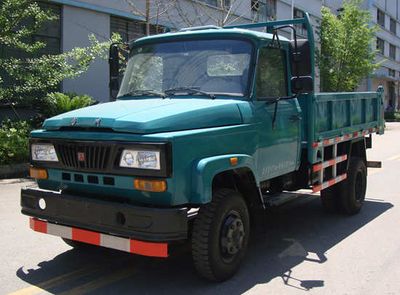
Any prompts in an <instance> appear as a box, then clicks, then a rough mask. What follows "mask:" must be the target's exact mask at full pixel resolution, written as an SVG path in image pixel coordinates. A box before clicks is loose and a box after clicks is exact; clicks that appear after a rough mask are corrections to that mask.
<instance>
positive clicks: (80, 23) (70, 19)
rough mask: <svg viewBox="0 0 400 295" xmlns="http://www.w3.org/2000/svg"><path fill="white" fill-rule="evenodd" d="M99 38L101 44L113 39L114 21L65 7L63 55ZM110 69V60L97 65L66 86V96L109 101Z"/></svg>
mask: <svg viewBox="0 0 400 295" xmlns="http://www.w3.org/2000/svg"><path fill="white" fill-rule="evenodd" d="M90 34H95V36H96V38H97V39H98V40H99V41H104V40H107V39H108V38H109V37H110V17H109V15H107V14H103V13H98V12H94V11H91V10H86V9H81V8H74V7H71V6H66V5H64V6H63V12H62V35H63V37H62V51H63V52H65V51H68V50H71V49H72V48H74V47H84V46H87V45H89V39H88V36H89V35H90ZM108 80H109V67H108V62H107V61H106V60H97V61H95V62H94V63H93V64H92V65H91V67H90V69H89V71H88V72H87V73H85V74H83V75H82V76H80V77H78V78H76V79H67V80H65V81H64V82H63V85H62V89H63V91H64V92H76V93H78V94H88V95H90V96H92V97H94V99H96V100H99V101H108V93H109V90H108Z"/></svg>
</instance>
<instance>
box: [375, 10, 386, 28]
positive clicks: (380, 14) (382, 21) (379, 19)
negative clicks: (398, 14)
mask: <svg viewBox="0 0 400 295" xmlns="http://www.w3.org/2000/svg"><path fill="white" fill-rule="evenodd" d="M376 19H377V22H378V24H379V25H380V26H381V27H383V28H384V27H385V13H384V12H383V11H382V10H380V9H378V11H377V14H376Z"/></svg>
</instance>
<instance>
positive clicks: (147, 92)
mask: <svg viewBox="0 0 400 295" xmlns="http://www.w3.org/2000/svg"><path fill="white" fill-rule="evenodd" d="M142 95H154V96H160V97H162V98H165V97H166V95H165V93H164V92H162V91H157V90H153V89H144V90H141V89H137V90H132V91H130V92H127V93H124V94H123V95H120V96H118V98H121V97H127V96H142Z"/></svg>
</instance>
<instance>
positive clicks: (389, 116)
mask: <svg viewBox="0 0 400 295" xmlns="http://www.w3.org/2000/svg"><path fill="white" fill-rule="evenodd" d="M385 120H386V121H388V122H400V112H385Z"/></svg>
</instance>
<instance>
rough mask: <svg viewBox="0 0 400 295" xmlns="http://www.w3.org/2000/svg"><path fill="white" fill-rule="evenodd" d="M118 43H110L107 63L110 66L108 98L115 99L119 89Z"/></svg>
mask: <svg viewBox="0 0 400 295" xmlns="http://www.w3.org/2000/svg"><path fill="white" fill-rule="evenodd" d="M119 45H120V44H119V43H113V44H111V45H110V51H109V59H108V64H109V66H110V81H109V85H108V86H109V88H110V100H115V99H116V97H117V94H118V90H119Z"/></svg>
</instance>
